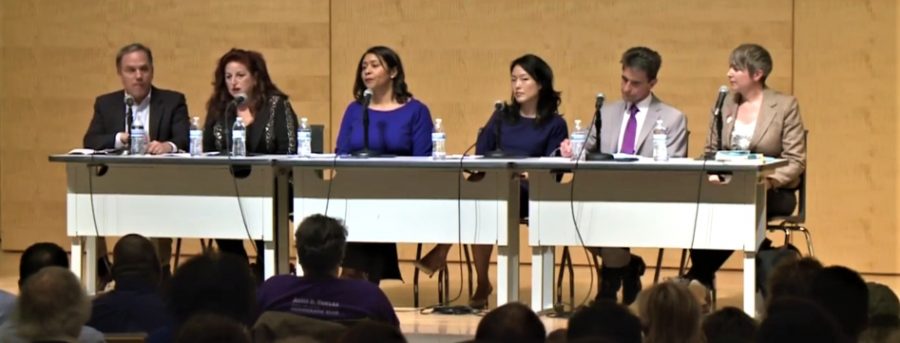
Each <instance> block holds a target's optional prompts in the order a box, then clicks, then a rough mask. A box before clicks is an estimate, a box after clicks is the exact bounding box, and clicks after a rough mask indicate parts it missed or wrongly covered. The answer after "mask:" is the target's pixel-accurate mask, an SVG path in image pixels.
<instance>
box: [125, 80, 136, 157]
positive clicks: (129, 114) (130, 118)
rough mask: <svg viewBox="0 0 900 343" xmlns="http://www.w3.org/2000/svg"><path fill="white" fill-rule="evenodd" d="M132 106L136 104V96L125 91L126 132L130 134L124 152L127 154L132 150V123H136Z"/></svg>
mask: <svg viewBox="0 0 900 343" xmlns="http://www.w3.org/2000/svg"><path fill="white" fill-rule="evenodd" d="M132 106H134V96H132V95H131V94H128V93H125V134H127V135H128V144H125V150H124V151H123V152H122V153H123V154H126V155H127V154H128V153H129V152H131V125H132V124H134V112H133V111H134V110H132Z"/></svg>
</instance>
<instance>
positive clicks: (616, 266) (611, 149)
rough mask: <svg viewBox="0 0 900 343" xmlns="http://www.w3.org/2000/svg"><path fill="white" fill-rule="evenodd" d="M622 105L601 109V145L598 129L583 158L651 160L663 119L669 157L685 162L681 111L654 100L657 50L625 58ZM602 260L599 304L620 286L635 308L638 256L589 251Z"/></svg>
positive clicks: (567, 150) (639, 50)
mask: <svg viewBox="0 0 900 343" xmlns="http://www.w3.org/2000/svg"><path fill="white" fill-rule="evenodd" d="M621 63H622V89H621V90H622V100H619V101H616V102H614V103H611V104H606V105H604V106H603V108H602V111H601V119H602V123H603V126H602V127H601V129H600V142H599V143H598V142H597V130H596V126H594V125H593V123H592V124H591V131H590V134H589V135H588V139H587V142H586V143H585V148H584V152H582V153H584V154H587V152H588V151H592V150H593V149H594V147H595V146H596V145H597V144H600V145H599V146H600V152H604V153H622V154H630V155H640V156H646V157H652V156H653V135H651V132H652V131H653V127H654V126H656V121H657V120H658V119H662V123H663V126H664V127H665V128H666V146H667V147H668V151H669V156H670V157H684V156H685V155H686V154H687V143H688V142H687V131H686V130H687V118H686V117H685V116H684V113H681V111H679V110H678V109H676V108H674V107H672V106H669V105H668V104H666V103H664V102H662V100H660V99H659V98H657V97H656V96H655V95H653V92H652V90H653V87H654V86H656V83H657V81H658V80H657V78H656V76H657V73H659V68H660V66H661V65H662V58H661V57H660V56H659V53H657V52H656V51H653V50H650V49H648V48H645V47H634V48H631V49H628V50H627V51H625V53H624V54H622V60H621ZM560 153H561V154H562V155H563V156H565V157H571V156H572V154H573V153H576V154H577V153H580V152H577V151H576V152H573V151H572V144H571V143H570V142H569V140H565V141H563V142H562V144H561V145H560ZM591 251H592V252H593V253H595V254H600V256H601V257H602V258H603V266H602V268H601V280H602V281H601V283H600V289H599V290H598V292H597V299H611V300H613V301H615V299H616V294H617V293H618V292H619V288H620V287H622V288H623V290H622V302H623V303H625V304H631V303H632V302H634V300H635V299H636V298H637V294H638V292H639V291H640V290H641V275H643V274H644V269H645V268H646V265H645V264H644V260H643V259H641V257H640V256H637V255H633V254H631V252H630V251H629V250H628V249H627V248H603V249H599V248H596V249H591Z"/></svg>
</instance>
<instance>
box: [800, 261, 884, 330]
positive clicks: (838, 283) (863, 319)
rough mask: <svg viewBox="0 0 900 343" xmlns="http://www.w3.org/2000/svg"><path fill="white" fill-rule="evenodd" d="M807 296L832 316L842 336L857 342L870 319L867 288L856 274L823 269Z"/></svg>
mask: <svg viewBox="0 0 900 343" xmlns="http://www.w3.org/2000/svg"><path fill="white" fill-rule="evenodd" d="M810 295H811V296H812V297H811V298H812V300H813V302H815V303H816V304H819V306H821V307H822V308H823V309H824V310H825V311H826V312H828V313H829V314H831V316H832V317H834V319H835V320H836V321H837V323H838V327H839V328H840V329H841V332H843V334H844V336H846V338H847V339H849V340H850V341H853V342H856V340H857V339H858V338H859V334H860V333H861V332H862V331H863V330H864V329H865V328H866V325H867V323H868V316H869V289H868V288H867V287H866V282H865V281H863V279H862V277H860V276H859V273H857V272H856V271H854V270H851V269H849V268H847V267H842V266H831V267H826V268H825V269H822V271H820V272H818V273H816V276H815V278H813V280H812V285H811V286H810Z"/></svg>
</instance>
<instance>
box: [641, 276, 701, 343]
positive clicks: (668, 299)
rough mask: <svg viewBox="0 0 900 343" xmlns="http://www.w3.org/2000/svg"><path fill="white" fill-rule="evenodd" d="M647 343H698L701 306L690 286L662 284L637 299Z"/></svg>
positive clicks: (673, 283) (671, 283) (699, 340)
mask: <svg viewBox="0 0 900 343" xmlns="http://www.w3.org/2000/svg"><path fill="white" fill-rule="evenodd" d="M638 309H639V311H638V312H639V313H640V318H641V322H642V323H643V326H644V333H645V335H644V342H646V343H670V342H671V343H699V342H702V341H703V334H702V333H701V331H700V303H699V302H698V301H697V298H696V297H695V296H694V295H693V294H691V292H690V291H689V290H688V288H687V286H685V285H683V284H679V283H676V282H663V283H660V284H657V285H656V286H653V287H651V288H650V289H649V290H647V291H646V293H645V294H641V295H640V296H639V299H638Z"/></svg>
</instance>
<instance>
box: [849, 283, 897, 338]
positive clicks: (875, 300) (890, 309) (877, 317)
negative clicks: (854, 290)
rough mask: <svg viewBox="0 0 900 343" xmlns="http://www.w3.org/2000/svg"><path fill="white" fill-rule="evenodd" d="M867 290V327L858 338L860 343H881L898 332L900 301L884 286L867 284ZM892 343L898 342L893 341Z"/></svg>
mask: <svg viewBox="0 0 900 343" xmlns="http://www.w3.org/2000/svg"><path fill="white" fill-rule="evenodd" d="M866 286H868V288H869V326H868V327H866V329H865V330H864V331H863V332H862V334H861V335H860V337H859V342H860V343H881V342H891V341H888V339H889V338H890V336H891V335H892V334H894V333H896V332H898V331H900V317H898V316H900V300H898V299H897V295H896V294H894V291H892V290H891V289H890V288H888V287H887V286H885V285H882V284H878V283H874V282H868V283H866ZM893 342H900V340H898V341H893Z"/></svg>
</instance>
